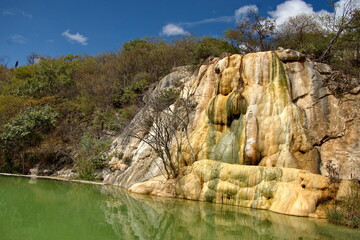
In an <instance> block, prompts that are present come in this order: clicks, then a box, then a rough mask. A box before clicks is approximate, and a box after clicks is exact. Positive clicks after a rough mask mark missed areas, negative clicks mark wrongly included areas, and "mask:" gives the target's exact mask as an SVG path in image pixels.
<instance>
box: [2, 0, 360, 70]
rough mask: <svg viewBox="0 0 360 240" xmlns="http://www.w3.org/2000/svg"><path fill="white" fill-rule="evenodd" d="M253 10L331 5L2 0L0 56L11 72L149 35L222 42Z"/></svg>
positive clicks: (300, 0) (291, 11)
mask: <svg viewBox="0 0 360 240" xmlns="http://www.w3.org/2000/svg"><path fill="white" fill-rule="evenodd" d="M341 1H343V0H341ZM355 1H360V0H355ZM249 7H253V8H254V7H255V8H257V9H258V11H259V13H260V15H262V16H266V17H272V18H275V17H276V18H277V19H279V20H281V19H282V18H285V17H287V16H291V15H296V14H298V13H300V12H318V11H321V10H326V11H331V8H329V6H328V1H327V0H287V1H286V0H253V1H249V0H236V1H235V0H234V1H233V0H229V1H219V0H182V1H169V0H152V1H150V0H137V1H128V0H127V1H120V0H119V1H116V0H103V1H96V0H61V1H59V0H1V3H0V57H5V56H7V57H9V58H10V62H9V65H8V66H9V67H11V66H13V65H14V64H15V62H16V61H17V60H18V61H19V63H20V65H25V64H26V56H28V55H29V54H31V53H32V52H35V53H38V54H40V55H44V56H51V57H58V56H61V55H66V54H70V53H71V54H84V53H87V54H89V55H96V54H99V53H102V52H106V51H116V50H118V49H119V48H120V47H121V45H122V44H123V43H125V42H127V41H130V40H133V39H136V38H143V37H146V36H158V37H164V38H166V39H168V40H170V39H171V38H174V37H181V36H182V35H185V34H192V35H194V36H196V37H200V36H213V37H221V36H222V35H223V34H224V30H226V29H229V28H233V27H235V23H236V20H237V19H241V17H242V16H243V15H244V14H245V13H246V11H247V9H248V8H249Z"/></svg>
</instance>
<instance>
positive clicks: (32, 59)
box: [26, 52, 41, 65]
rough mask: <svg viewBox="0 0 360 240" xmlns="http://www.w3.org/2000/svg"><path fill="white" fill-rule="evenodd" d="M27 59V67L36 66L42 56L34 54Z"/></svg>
mask: <svg viewBox="0 0 360 240" xmlns="http://www.w3.org/2000/svg"><path fill="white" fill-rule="evenodd" d="M26 59H27V65H34V64H36V63H37V62H38V61H39V60H40V59H41V55H40V54H37V53H34V52H33V53H31V54H30V55H29V56H27V58H26Z"/></svg>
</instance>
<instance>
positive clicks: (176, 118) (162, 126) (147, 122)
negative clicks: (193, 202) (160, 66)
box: [132, 88, 196, 178]
mask: <svg viewBox="0 0 360 240" xmlns="http://www.w3.org/2000/svg"><path fill="white" fill-rule="evenodd" d="M178 95H179V92H178V91H177V90H175V89H173V88H169V89H166V90H162V91H161V92H160V93H158V94H157V95H156V96H155V97H150V98H149V99H148V106H147V113H146V114H145V116H147V117H145V118H143V119H142V120H141V122H140V123H139V124H140V125H141V126H142V127H141V129H142V130H141V131H140V132H138V133H136V134H134V135H132V136H133V137H135V138H138V139H140V140H142V141H144V142H145V143H146V144H148V145H149V146H150V147H151V148H152V149H153V150H154V151H155V153H156V154H157V156H158V157H159V158H160V159H161V162H162V166H159V168H160V170H161V171H162V174H163V175H164V176H165V177H166V178H176V177H177V175H178V173H179V168H180V164H181V152H182V150H183V146H184V144H185V143H186V144H187V145H188V146H189V148H190V151H191V155H192V157H193V158H194V159H193V160H194V161H195V160H196V159H195V153H194V151H193V148H192V147H191V144H190V140H189V135H188V125H189V122H190V113H191V112H192V111H193V109H194V104H193V103H192V101H191V99H190V98H186V99H185V98H178Z"/></svg>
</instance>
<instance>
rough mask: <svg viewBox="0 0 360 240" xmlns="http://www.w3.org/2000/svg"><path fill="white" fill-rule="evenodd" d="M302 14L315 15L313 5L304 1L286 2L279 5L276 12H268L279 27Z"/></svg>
mask: <svg viewBox="0 0 360 240" xmlns="http://www.w3.org/2000/svg"><path fill="white" fill-rule="evenodd" d="M302 13H305V14H312V13H314V9H313V7H312V5H311V4H308V3H306V2H304V1H302V0H288V1H285V2H283V3H281V4H279V5H277V6H276V9H275V11H271V12H268V14H269V15H270V16H271V17H272V18H274V19H276V24H277V25H280V24H282V23H284V22H285V21H286V20H287V19H288V18H289V17H294V16H296V15H299V14H302Z"/></svg>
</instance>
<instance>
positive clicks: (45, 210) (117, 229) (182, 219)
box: [0, 176, 360, 240]
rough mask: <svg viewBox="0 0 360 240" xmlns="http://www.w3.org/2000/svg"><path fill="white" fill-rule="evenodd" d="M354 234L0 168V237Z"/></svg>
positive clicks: (317, 223) (314, 222)
mask: <svg viewBox="0 0 360 240" xmlns="http://www.w3.org/2000/svg"><path fill="white" fill-rule="evenodd" d="M3 239H4V240H17V239H21V240H27V239H30V240H31V239H37V240H38V239H51V240H56V239H76V240H81V239H87V240H88V239H346V240H351V239H360V231H359V230H353V229H348V228H345V227H339V226H336V225H332V224H329V223H327V222H326V220H318V219H310V218H300V217H292V216H285V215H281V214H276V213H272V212H270V211H261V210H254V209H248V208H240V207H234V206H226V205H217V204H210V203H201V202H194V201H185V200H179V199H168V198H158V197H151V196H144V195H135V194H129V193H127V192H126V191H124V190H122V189H119V188H116V187H111V186H95V185H87V184H80V183H67V182H58V181H50V180H41V179H28V178H18V177H2V176H0V240H3Z"/></svg>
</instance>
